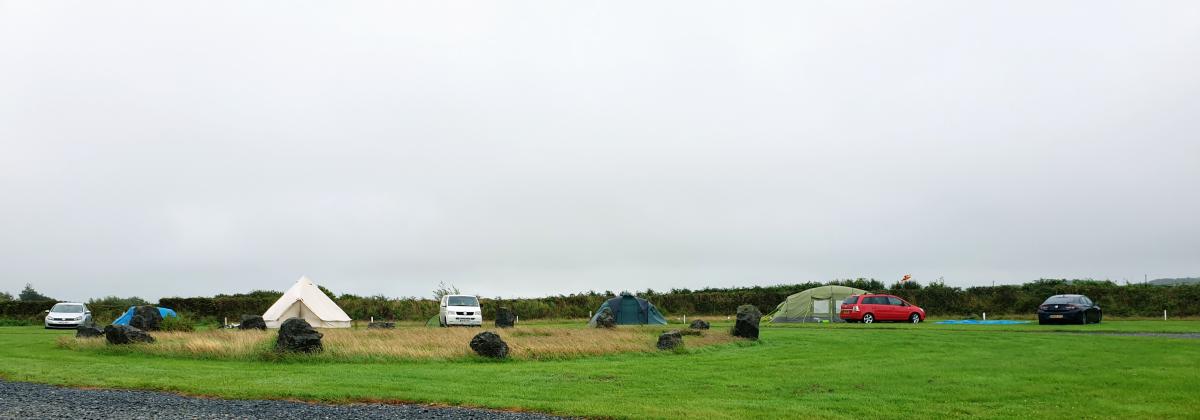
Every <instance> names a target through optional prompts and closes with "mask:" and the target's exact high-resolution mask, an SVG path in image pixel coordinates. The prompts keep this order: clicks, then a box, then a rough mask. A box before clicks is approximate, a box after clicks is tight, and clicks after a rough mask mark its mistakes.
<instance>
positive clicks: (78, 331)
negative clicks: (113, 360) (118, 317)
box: [75, 325, 104, 338]
mask: <svg viewBox="0 0 1200 420" xmlns="http://www.w3.org/2000/svg"><path fill="white" fill-rule="evenodd" d="M103 336H104V330H102V329H99V328H96V327H95V326H94V325H80V326H78V327H75V338H93V337H103Z"/></svg>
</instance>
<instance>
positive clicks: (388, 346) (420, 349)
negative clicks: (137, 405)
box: [57, 326, 735, 362]
mask: <svg viewBox="0 0 1200 420" xmlns="http://www.w3.org/2000/svg"><path fill="white" fill-rule="evenodd" d="M666 329H667V328H665V326H657V327H650V326H647V327H640V328H620V329H616V330H612V331H609V330H603V329H596V328H561V327H518V328H512V329H505V330H500V331H499V333H500V335H501V336H502V337H503V338H504V340H505V341H506V342H508V345H509V348H510V349H511V352H510V353H509V357H511V358H513V359H518V360H546V359H562V358H572V357H582V356H600V355H606V354H619V353H634V352H641V353H653V352H656V351H658V350H657V349H655V347H654V344H655V341H656V340H657V338H658V334H659V333H661V332H662V331H664V330H666ZM480 331H483V330H480V329H478V328H424V327H415V328H414V327H407V328H405V327H402V328H397V329H380V330H351V329H327V330H323V332H322V333H323V334H324V335H325V337H324V339H323V340H322V341H323V342H324V346H325V351H324V352H322V353H320V354H313V355H307V354H306V355H295V356H292V357H291V358H292V359H296V361H305V360H313V361H315V360H320V361H360V362H386V361H405V360H456V359H457V360H461V359H470V358H474V357H477V356H475V354H474V353H473V352H472V351H471V349H470V348H469V347H468V346H467V345H466V344H467V343H468V342H469V341H470V340H471V337H473V336H474V335H475V334H478V333H479V332H480ZM701 334H703V335H692V336H688V337H687V340H686V342H685V343H686V346H687V347H686V349H699V348H702V347H705V346H711V345H714V344H722V343H729V342H732V341H734V340H735V338H734V337H731V336H730V335H729V334H727V333H724V332H719V331H708V332H703V333H701ZM153 335H154V337H155V338H156V342H155V343H153V344H147V345H136V346H110V345H108V343H107V342H106V341H105V340H104V339H100V338H82V339H81V338H75V337H73V336H64V337H58V340H57V344H58V346H59V347H61V348H65V349H71V350H76V351H90V352H101V353H107V354H147V355H155V356H175V357H191V358H203V359H242V360H273V359H277V358H279V356H277V354H276V353H275V352H274V351H273V346H274V340H275V335H276V331H275V330H268V331H258V330H249V331H239V330H209V331H201V332H156V333H154V334H153Z"/></svg>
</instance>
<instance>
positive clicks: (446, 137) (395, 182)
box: [0, 0, 1200, 299]
mask: <svg viewBox="0 0 1200 420" xmlns="http://www.w3.org/2000/svg"><path fill="white" fill-rule="evenodd" d="M1198 133H1200V3H1197V2H1194V1H1178V2H1171V1H1123V2H1099V1H970V2H964V1H923V2H884V1H871V2H855V1H840V0H839V1H825V2H813V1H805V2H796V1H779V2H753V1H727V2H698V1H690V0H689V1H565V2H564V1H503V2H460V1H455V2H443V1H426V2H415V1H413V2H393V1H378V2H376V1H352V0H339V1H320V2H315V1H257V2H246V1H240V0H238V1H184V2H180V1H161V2H111V1H110V2H94V1H9V0H0V291H9V292H13V293H15V292H16V291H18V290H19V289H20V288H21V287H22V286H23V285H24V284H25V283H27V282H31V283H33V284H34V285H35V286H36V287H37V288H38V289H40V290H41V291H43V292H45V293H46V294H49V295H52V296H55V297H59V298H70V299H86V298H88V297H95V296H103V295H123V296H124V295H139V296H142V297H146V298H151V299H153V298H157V297H160V296H164V295H186V296H192V295H212V294H215V293H222V292H225V293H229V292H238V291H249V290H253V289H276V290H282V289H284V288H286V287H288V286H289V285H290V284H291V283H292V282H293V281H294V280H295V279H296V278H297V277H299V276H300V275H301V274H307V275H309V276H310V277H312V278H313V279H314V280H316V281H317V282H318V283H321V284H324V285H326V286H328V287H330V288H331V289H333V290H334V291H335V292H339V293H341V292H351V293H356V294H376V293H382V294H385V295H389V296H403V295H428V294H429V291H430V290H431V289H432V288H433V286H435V285H436V284H437V282H439V281H446V282H449V283H453V284H456V285H458V286H459V287H460V288H462V289H463V290H464V291H469V292H476V293H480V294H483V295H486V296H496V295H501V296H540V295H546V294H556V293H567V292H575V291H586V290H588V289H594V290H598V291H603V290H606V289H608V290H621V289H638V290H641V289H645V288H647V287H651V288H655V289H668V288H672V287H688V288H699V287H704V286H731V285H753V284H776V283H791V282H803V281H824V280H829V279H833V278H845V277H875V278H879V279H882V280H886V281H889V282H890V281H893V280H896V279H898V278H899V277H900V276H901V275H903V274H906V273H912V274H913V275H914V277H915V278H917V279H918V280H924V281H928V280H930V279H933V278H937V277H939V276H944V277H945V279H946V281H947V283H949V284H952V285H960V286H965V285H976V284H991V283H992V282H993V281H995V282H997V283H1019V282H1024V281H1027V280H1031V279H1036V278H1039V277H1071V278H1075V277H1094V278H1111V279H1114V280H1117V281H1120V280H1121V279H1123V278H1128V279H1129V280H1131V281H1135V280H1137V281H1140V280H1141V279H1142V276H1143V274H1148V275H1149V276H1150V278H1155V277H1176V276H1191V275H1197V274H1200V222H1198V221H1197V215H1200V137H1198Z"/></svg>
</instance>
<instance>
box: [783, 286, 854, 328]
mask: <svg viewBox="0 0 1200 420" xmlns="http://www.w3.org/2000/svg"><path fill="white" fill-rule="evenodd" d="M863 293H867V291H866V290H862V289H855V288H853V287H846V286H834V285H830V286H821V287H814V288H812V289H808V290H805V291H802V292H800V293H796V294H794V295H791V296H788V297H787V299H784V301H783V303H780V304H779V306H776V307H775V311H774V312H771V314H770V315H769V316H770V318H771V322H843V321H842V319H841V318H839V317H838V311H839V310H840V309H841V306H842V301H843V300H846V298H848V297H850V296H851V295H861V294H863Z"/></svg>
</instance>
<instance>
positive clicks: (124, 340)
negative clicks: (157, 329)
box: [76, 325, 154, 344]
mask: <svg viewBox="0 0 1200 420" xmlns="http://www.w3.org/2000/svg"><path fill="white" fill-rule="evenodd" d="M76 334H78V333H76ZM104 338H105V339H107V340H108V344H132V343H153V342H154V337H151V336H150V334H147V333H146V332H145V331H142V330H140V329H138V328H135V327H131V326H128V325H109V326H106V327H104Z"/></svg>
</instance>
